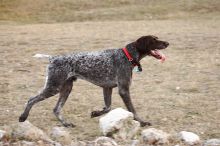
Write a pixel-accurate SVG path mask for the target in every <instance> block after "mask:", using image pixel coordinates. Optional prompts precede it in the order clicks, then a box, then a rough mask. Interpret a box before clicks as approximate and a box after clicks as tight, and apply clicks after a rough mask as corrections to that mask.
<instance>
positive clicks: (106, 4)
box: [0, 0, 220, 23]
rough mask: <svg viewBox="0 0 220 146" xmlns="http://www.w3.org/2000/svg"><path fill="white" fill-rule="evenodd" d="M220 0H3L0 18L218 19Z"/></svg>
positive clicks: (47, 20) (48, 20)
mask: <svg viewBox="0 0 220 146" xmlns="http://www.w3.org/2000/svg"><path fill="white" fill-rule="evenodd" d="M219 15H220V1H219V0H183V1H175V0H95V1H94V0H38V1H35V0H0V20H1V21H14V22H20V23H53V22H73V21H110V20H151V19H183V18H187V19H188V18H193V19H201V18H203V19H217V18H219Z"/></svg>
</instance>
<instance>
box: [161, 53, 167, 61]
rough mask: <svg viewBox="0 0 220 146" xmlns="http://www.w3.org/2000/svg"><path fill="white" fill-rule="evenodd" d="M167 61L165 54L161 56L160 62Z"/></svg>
mask: <svg viewBox="0 0 220 146" xmlns="http://www.w3.org/2000/svg"><path fill="white" fill-rule="evenodd" d="M165 60H166V56H165V55H164V54H161V59H160V61H161V62H162V63H163V62H164V61H165Z"/></svg>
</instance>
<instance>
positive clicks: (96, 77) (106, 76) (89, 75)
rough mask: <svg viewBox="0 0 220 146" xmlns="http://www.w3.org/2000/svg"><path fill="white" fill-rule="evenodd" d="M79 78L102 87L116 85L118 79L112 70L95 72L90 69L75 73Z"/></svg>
mask: <svg viewBox="0 0 220 146" xmlns="http://www.w3.org/2000/svg"><path fill="white" fill-rule="evenodd" d="M75 75H76V77H77V78H79V79H83V80H86V81H88V82H90V83H93V84H95V85H97V86H100V87H116V86H117V80H116V76H115V74H114V73H113V72H111V71H106V72H103V70H102V72H98V71H97V72H94V70H93V71H90V70H85V71H84V72H78V73H76V74H75Z"/></svg>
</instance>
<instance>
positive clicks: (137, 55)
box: [126, 42, 141, 62]
mask: <svg viewBox="0 0 220 146" xmlns="http://www.w3.org/2000/svg"><path fill="white" fill-rule="evenodd" d="M126 49H127V50H128V52H129V54H131V56H132V58H133V59H135V60H136V61H138V62H139V61H140V60H141V56H140V53H139V52H138V50H137V49H136V47H135V43H134V42H133V43H130V44H128V45H126Z"/></svg>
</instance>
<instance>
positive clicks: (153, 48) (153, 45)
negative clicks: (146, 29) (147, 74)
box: [134, 35, 169, 61]
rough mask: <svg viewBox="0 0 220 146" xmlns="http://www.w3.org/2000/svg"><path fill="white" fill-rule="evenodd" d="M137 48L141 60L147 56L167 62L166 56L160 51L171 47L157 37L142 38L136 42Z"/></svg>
mask: <svg viewBox="0 0 220 146" xmlns="http://www.w3.org/2000/svg"><path fill="white" fill-rule="evenodd" d="M134 45H135V48H136V49H137V51H138V52H139V54H140V59H141V58H143V57H145V56H146V55H149V56H153V57H155V58H157V59H161V60H162V61H164V60H165V56H164V55H163V54H162V53H161V52H160V51H159V50H162V49H165V48H167V47H168V46H169V43H168V42H166V41H161V40H159V39H158V37H156V36H152V35H148V36H142V37H140V38H139V39H137V40H136V41H135V42H134Z"/></svg>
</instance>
